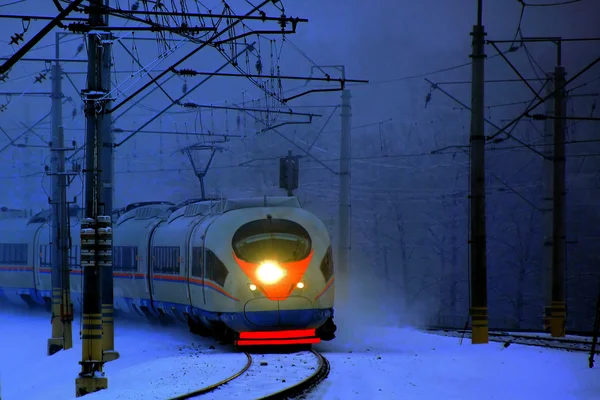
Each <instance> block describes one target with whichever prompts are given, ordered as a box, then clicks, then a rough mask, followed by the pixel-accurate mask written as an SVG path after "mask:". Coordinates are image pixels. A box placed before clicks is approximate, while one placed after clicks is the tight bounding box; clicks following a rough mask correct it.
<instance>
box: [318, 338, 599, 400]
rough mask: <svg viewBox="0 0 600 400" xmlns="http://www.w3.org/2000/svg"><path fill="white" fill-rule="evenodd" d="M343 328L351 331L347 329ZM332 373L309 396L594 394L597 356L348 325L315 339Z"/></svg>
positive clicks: (591, 397) (419, 398) (579, 399)
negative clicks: (330, 338) (331, 337)
mask: <svg viewBox="0 0 600 400" xmlns="http://www.w3.org/2000/svg"><path fill="white" fill-rule="evenodd" d="M348 332H352V334H349V333H348ZM316 349H317V350H319V351H321V352H322V354H323V355H324V356H326V357H327V358H328V360H329V361H330V363H331V374H330V375H329V378H328V379H327V380H326V381H325V382H323V383H322V384H321V385H320V386H319V387H318V388H317V389H316V390H315V391H314V392H313V393H312V394H311V395H310V396H308V399H309V400H312V399H314V400H316V399H326V400H336V399H340V400H341V399H343V400H346V399H403V400H413V399H414V400H423V399H444V400H471V399H473V400H481V399H485V400H506V399H511V400H531V399H561V400H598V399H600V360H598V362H597V364H596V365H597V367H596V368H594V369H590V368H588V356H589V355H588V354H586V353H582V352H566V351H561V350H551V349H542V348H539V347H527V346H521V345H511V346H509V347H507V348H505V347H504V346H503V344H502V343H492V342H490V343H489V344H487V345H472V344H471V343H470V340H468V339H466V340H464V341H463V343H462V345H461V344H460V341H459V338H452V337H443V336H438V335H433V334H427V333H423V332H420V331H416V330H412V329H392V328H375V327H370V329H368V330H367V329H366V328H364V329H363V328H358V329H357V328H353V329H351V330H347V331H346V332H345V333H341V334H340V336H339V337H338V339H336V341H334V342H331V343H323V344H320V345H318V346H317V347H316Z"/></svg>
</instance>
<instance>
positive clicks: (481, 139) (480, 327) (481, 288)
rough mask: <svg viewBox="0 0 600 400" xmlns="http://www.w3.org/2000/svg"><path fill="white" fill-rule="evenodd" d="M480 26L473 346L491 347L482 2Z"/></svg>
mask: <svg viewBox="0 0 600 400" xmlns="http://www.w3.org/2000/svg"><path fill="white" fill-rule="evenodd" d="M477 6H478V8H477V25H475V26H473V32H472V33H471V35H472V36H473V54H472V55H471V58H472V59H473V64H472V66H473V67H472V75H473V76H472V84H471V134H470V155H471V162H470V164H471V165H470V169H471V171H470V174H471V195H470V203H471V204H470V210H469V212H470V231H471V232H470V235H471V239H470V259H471V260H470V261H471V310H470V314H471V324H472V328H473V334H472V336H471V343H473V344H484V343H488V309H487V256H486V247H487V244H486V226H485V148H484V145H485V125H484V124H485V120H484V103H485V98H484V89H485V68H484V67H485V51H484V44H485V35H486V34H485V30H484V27H483V25H482V21H481V20H482V0H479V1H478V4H477Z"/></svg>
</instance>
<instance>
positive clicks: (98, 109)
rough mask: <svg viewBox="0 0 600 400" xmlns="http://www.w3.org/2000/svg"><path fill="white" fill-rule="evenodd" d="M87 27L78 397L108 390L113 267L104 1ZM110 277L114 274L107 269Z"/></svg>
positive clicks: (94, 7)
mask: <svg viewBox="0 0 600 400" xmlns="http://www.w3.org/2000/svg"><path fill="white" fill-rule="evenodd" d="M89 5H90V7H89V8H88V13H89V24H90V25H91V26H92V27H93V30H91V31H89V32H87V33H86V35H87V47H88V72H87V88H86V89H85V90H83V91H82V96H83V99H84V105H85V115H86V143H85V150H86V160H85V199H84V200H85V218H84V219H83V220H82V221H81V266H82V268H83V317H82V325H83V326H82V359H81V362H80V364H81V372H80V373H79V376H78V377H77V378H76V380H75V388H76V396H77V397H81V396H84V395H86V394H88V393H93V392H97V391H99V390H102V389H106V388H107V387H108V379H107V378H106V377H105V376H104V372H103V367H104V363H105V359H104V355H103V340H102V333H103V324H102V322H103V321H102V283H103V280H102V275H103V271H102V270H103V269H104V266H105V265H106V264H107V261H108V266H110V265H111V263H110V260H111V259H112V254H110V253H109V251H110V247H111V246H112V243H108V244H107V240H105V238H106V235H105V234H106V233H107V229H106V225H107V218H108V225H110V216H109V217H105V216H103V215H102V213H101V211H102V210H101V205H102V194H103V193H102V192H103V191H102V188H101V184H102V173H101V168H102V166H103V163H102V158H103V157H102V156H103V155H104V154H103V153H104V147H103V143H104V140H105V139H106V135H105V133H104V132H103V131H104V130H105V129H106V127H107V126H106V124H105V123H104V121H103V120H104V115H105V110H106V104H105V96H107V94H108V91H107V90H106V88H105V87H103V85H104V84H105V82H106V79H109V77H107V76H106V75H108V74H107V72H108V71H106V70H105V65H104V52H105V44H106V41H107V40H109V39H110V38H111V35H110V33H109V32H107V31H103V30H102V27H103V26H106V23H105V21H104V18H103V16H102V12H101V8H102V6H103V5H104V1H103V0H89ZM107 272H109V273H112V271H107Z"/></svg>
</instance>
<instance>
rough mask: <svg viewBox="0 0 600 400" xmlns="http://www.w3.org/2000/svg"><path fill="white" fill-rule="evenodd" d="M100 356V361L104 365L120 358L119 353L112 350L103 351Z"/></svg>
mask: <svg viewBox="0 0 600 400" xmlns="http://www.w3.org/2000/svg"><path fill="white" fill-rule="evenodd" d="M102 356H103V357H102V361H104V362H105V363H107V362H110V361H115V360H118V359H119V357H120V355H119V353H118V352H116V351H114V350H106V351H103V352H102Z"/></svg>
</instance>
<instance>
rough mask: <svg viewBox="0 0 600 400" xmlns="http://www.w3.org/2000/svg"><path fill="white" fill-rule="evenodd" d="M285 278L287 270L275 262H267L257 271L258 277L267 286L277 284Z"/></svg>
mask: <svg viewBox="0 0 600 400" xmlns="http://www.w3.org/2000/svg"><path fill="white" fill-rule="evenodd" d="M284 276H285V270H284V269H283V268H281V267H280V266H279V265H277V263H275V262H273V261H265V262H263V263H262V264H260V266H259V267H258V269H257V270H256V277H257V278H258V280H259V281H261V282H262V283H264V284H265V285H272V284H274V283H277V282H279V281H280V280H281V278H283V277H284Z"/></svg>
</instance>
